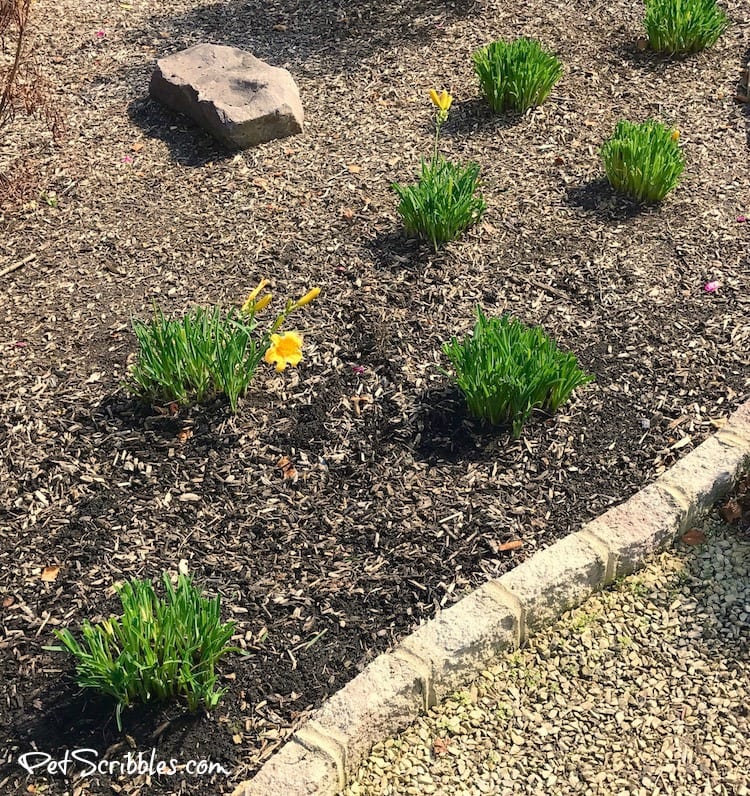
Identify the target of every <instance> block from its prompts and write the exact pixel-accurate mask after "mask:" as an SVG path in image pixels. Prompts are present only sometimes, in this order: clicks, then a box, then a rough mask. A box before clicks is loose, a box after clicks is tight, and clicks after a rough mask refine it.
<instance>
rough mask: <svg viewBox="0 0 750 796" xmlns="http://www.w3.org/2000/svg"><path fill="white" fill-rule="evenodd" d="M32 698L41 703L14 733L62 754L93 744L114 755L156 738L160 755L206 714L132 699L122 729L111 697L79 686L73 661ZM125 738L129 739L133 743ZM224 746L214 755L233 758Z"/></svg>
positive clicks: (171, 749) (189, 732)
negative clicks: (71, 664) (64, 671)
mask: <svg viewBox="0 0 750 796" xmlns="http://www.w3.org/2000/svg"><path fill="white" fill-rule="evenodd" d="M34 702H35V705H34V707H35V708H39V706H41V709H35V711H34V713H33V714H31V715H29V716H28V717H27V718H23V717H22V718H20V719H19V721H18V724H17V725H16V727H15V735H16V738H17V739H18V740H19V741H21V743H23V742H24V741H25V742H27V743H29V744H33V745H34V747H35V748H37V749H41V750H43V751H44V752H46V753H48V754H51V755H52V756H53V757H57V756H58V755H59V756H62V754H64V752H65V751H66V750H67V749H81V750H83V749H96V750H106V752H105V751H102V752H101V755H100V756H101V757H110V758H112V757H117V756H121V755H122V754H124V753H125V752H127V751H129V750H131V748H138V749H144V748H149V747H153V746H154V745H155V744H157V743H158V745H159V747H160V756H164V755H165V753H167V752H175V753H177V752H178V751H179V750H180V749H182V747H183V745H184V744H185V741H186V739H187V738H188V737H189V736H191V735H192V734H194V733H195V732H200V728H199V725H200V724H201V722H202V721H203V720H204V719H205V712H204V711H197V712H195V713H190V712H188V710H187V708H185V707H183V706H181V705H180V704H178V703H176V702H169V703H159V702H154V703H149V704H136V705H134V706H132V707H130V708H127V709H126V710H124V711H123V714H122V731H120V730H118V729H117V722H116V719H115V701H114V699H113V698H111V697H109V696H105V695H102V694H99V693H97V692H96V691H95V690H94V689H90V688H81V687H80V686H78V684H77V683H76V682H75V676H74V673H73V669H72V666H71V668H70V671H68V672H66V673H65V674H64V675H63V676H61V677H57V678H55V679H54V681H53V682H50V683H49V684H48V685H47V686H46V687H45V688H44V689H43V690H42V691H41V692H39V693H38V694H37V695H36V698H35V700H34ZM124 738H130V739H132V740H133V741H134V742H135V746H134V747H131V745H130V743H126V741H125V740H123V739H124ZM213 745H214V746H216V744H213ZM222 746H224V748H222V749H213V750H212V751H213V752H214V753H217V752H218V754H217V757H218V759H222V758H223V759H224V760H233V759H234V757H235V754H234V750H233V749H232V746H231V743H230V742H227V743H226V744H223V745H222ZM167 756H168V754H167ZM92 759H94V758H93V757H92ZM32 762H33V761H32Z"/></svg>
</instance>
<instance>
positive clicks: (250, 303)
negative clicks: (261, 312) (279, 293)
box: [241, 279, 271, 315]
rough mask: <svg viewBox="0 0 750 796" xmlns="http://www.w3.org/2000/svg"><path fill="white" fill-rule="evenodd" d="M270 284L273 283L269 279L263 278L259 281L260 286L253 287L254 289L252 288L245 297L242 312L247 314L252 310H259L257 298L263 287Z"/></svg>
mask: <svg viewBox="0 0 750 796" xmlns="http://www.w3.org/2000/svg"><path fill="white" fill-rule="evenodd" d="M270 284H271V283H270V282H269V281H268V280H267V279H261V280H260V282H258V286H257V287H256V288H253V290H251V291H250V293H248V296H247V298H246V299H245V303H244V304H243V305H242V309H241V312H242V313H244V314H245V315H249V314H250V313H251V312H257V311H258V307H257V305H256V302H255V299H256V298H257V297H258V295H259V294H260V291H261V290H263V288H264V287H265V286H266V285H270ZM269 296H270V294H269ZM268 300H269V301H270V300H271V299H270V297H269V299H268ZM261 301H263V299H261ZM263 306H264V307H265V306H268V302H266V304H264V305H263Z"/></svg>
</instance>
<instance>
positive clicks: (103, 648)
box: [47, 573, 239, 728]
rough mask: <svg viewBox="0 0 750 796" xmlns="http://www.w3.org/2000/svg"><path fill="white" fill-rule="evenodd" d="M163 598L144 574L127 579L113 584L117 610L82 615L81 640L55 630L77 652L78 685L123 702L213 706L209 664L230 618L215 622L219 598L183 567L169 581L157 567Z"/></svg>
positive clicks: (224, 643)
mask: <svg viewBox="0 0 750 796" xmlns="http://www.w3.org/2000/svg"><path fill="white" fill-rule="evenodd" d="M164 588H165V591H166V595H165V598H160V597H158V596H157V595H156V592H155V590H154V586H153V584H152V583H151V581H139V580H131V581H126V582H125V583H124V584H123V585H122V586H121V587H120V589H119V597H120V602H121V603H122V610H123V613H122V616H121V617H119V618H117V617H111V618H110V619H108V620H106V621H104V622H100V623H99V624H97V625H92V624H91V623H90V622H88V621H84V623H83V628H82V634H83V641H82V643H79V642H78V641H77V640H76V639H75V638H74V636H73V634H72V633H71V632H70V631H69V630H67V629H64V630H56V631H55V635H56V636H57V638H58V639H59V640H60V641H62V643H63V645H64V646H63V647H47V649H52V650H57V651H62V650H64V649H67V650H68V652H70V653H72V654H73V655H74V656H75V658H76V660H77V667H76V668H77V679H78V684H79V685H80V686H81V687H82V688H94V689H96V690H98V691H100V692H102V693H104V694H108V695H109V696H112V697H114V698H115V699H116V700H117V709H116V717H117V726H118V727H120V728H122V710H123V708H126V707H128V706H130V705H132V704H133V703H134V702H138V701H140V702H149V701H152V700H155V701H163V700H167V699H171V698H172V697H178V696H182V697H184V698H185V699H186V700H187V705H188V708H189V709H190V710H191V711H193V710H196V709H197V708H198V707H199V706H200V705H201V704H203V705H204V706H205V707H206V708H212V707H215V706H216V704H217V703H218V701H219V700H220V699H221V697H222V696H223V694H224V693H225V692H226V689H217V688H216V680H217V675H216V672H215V666H216V663H217V662H218V660H219V659H220V658H221V657H222V655H224V654H225V653H227V652H231V651H239V650H236V648H234V647H229V646H228V643H229V641H230V639H231V638H232V635H233V633H234V623H233V622H227V623H226V624H222V623H221V598H220V597H218V596H217V597H215V598H214V599H206V598H204V597H202V596H201V594H200V591H199V590H198V589H197V588H196V587H195V586H193V583H192V581H191V580H190V578H188V577H187V576H186V575H182V574H181V575H180V576H179V578H178V581H177V586H176V588H175V587H174V586H173V585H172V582H171V580H170V578H169V575H168V574H167V573H165V574H164Z"/></svg>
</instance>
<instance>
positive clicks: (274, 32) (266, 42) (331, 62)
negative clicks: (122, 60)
mask: <svg viewBox="0 0 750 796" xmlns="http://www.w3.org/2000/svg"><path fill="white" fill-rule="evenodd" d="M474 7H475V3H474V2H461V0H456V1H455V2H453V0H394V1H393V2H388V3H382V2H379V0H351V2H348V3H345V4H344V3H321V2H319V0H276V2H274V3H268V2H266V1H265V0H249V2H234V3H210V4H206V5H203V6H200V7H198V8H194V9H191V10H190V11H189V12H188V13H186V14H183V15H172V14H169V15H165V14H155V15H154V16H153V17H151V19H150V24H149V26H148V28H147V29H141V30H136V31H134V32H133V34H132V37H133V42H134V43H138V42H143V41H146V40H148V41H152V40H153V36H154V31H159V32H160V34H161V36H162V38H163V47H162V50H161V52H160V53H159V54H158V55H157V57H161V56H162V55H166V54H168V53H172V52H175V51H177V50H179V49H183V48H185V47H189V46H191V45H193V44H197V43H201V42H209V43H216V44H225V45H228V46H231V47H239V48H240V49H243V50H248V51H250V52H252V53H253V54H254V55H255V56H257V57H258V58H261V59H262V60H268V61H269V62H270V63H273V64H274V65H277V66H281V65H289V66H290V67H291V68H292V69H300V70H302V71H304V72H306V73H307V74H315V75H318V76H322V75H327V74H331V73H335V72H347V71H356V70H360V69H361V68H362V61H363V60H366V59H367V58H369V57H370V56H373V55H376V54H378V53H380V52H383V53H388V52H390V51H392V50H394V49H395V48H397V47H398V46H401V45H402V44H403V43H404V42H405V41H410V42H414V43H415V44H421V45H425V44H429V42H430V41H431V40H432V39H434V38H436V37H438V36H441V35H442V18H444V17H445V16H449V17H456V18H463V17H466V16H468V15H470V14H471V13H472V10H473V8H474ZM394 31H398V36H394Z"/></svg>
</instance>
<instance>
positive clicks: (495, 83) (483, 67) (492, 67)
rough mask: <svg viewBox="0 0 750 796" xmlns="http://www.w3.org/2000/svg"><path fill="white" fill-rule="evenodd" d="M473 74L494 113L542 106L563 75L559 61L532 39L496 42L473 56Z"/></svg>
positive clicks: (521, 110)
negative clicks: (477, 79)
mask: <svg viewBox="0 0 750 796" xmlns="http://www.w3.org/2000/svg"><path fill="white" fill-rule="evenodd" d="M472 60H473V62H474V72H475V73H476V75H477V77H478V78H479V84H480V87H481V90H482V93H483V94H484V96H485V98H486V99H487V102H488V103H489V105H490V108H492V110H493V111H494V112H495V113H505V112H506V111H509V110H515V111H518V112H520V113H523V112H524V111H526V110H527V109H528V108H532V107H534V106H535V105H541V104H542V103H543V102H544V100H546V99H547V97H548V96H549V94H550V91H552V87H553V86H554V85H555V83H557V81H558V80H559V79H560V77H561V76H562V73H563V67H562V64H561V63H560V61H558V59H557V58H556V57H555V56H554V55H553V54H552V53H549V52H546V51H545V50H544V49H542V46H541V45H540V44H539V42H537V41H534V40H533V39H526V38H520V39H516V40H515V41H511V42H506V41H494V42H492V43H491V44H488V45H487V46H486V47H482V48H480V49H479V50H477V51H476V52H474V54H473V55H472Z"/></svg>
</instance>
